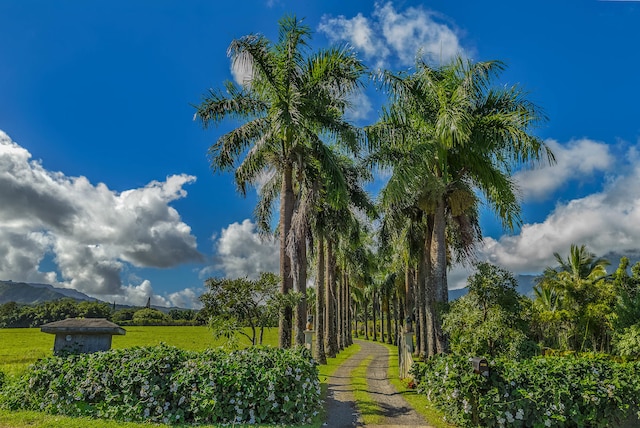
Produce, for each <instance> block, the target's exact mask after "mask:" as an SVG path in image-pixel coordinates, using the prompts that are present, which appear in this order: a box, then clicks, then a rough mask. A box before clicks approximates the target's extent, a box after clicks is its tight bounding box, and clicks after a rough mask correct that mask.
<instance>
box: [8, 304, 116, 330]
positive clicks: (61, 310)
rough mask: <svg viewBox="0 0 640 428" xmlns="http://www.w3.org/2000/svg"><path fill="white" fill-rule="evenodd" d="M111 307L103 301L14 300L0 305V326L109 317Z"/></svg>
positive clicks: (36, 325) (24, 325)
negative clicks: (29, 302)
mask: <svg viewBox="0 0 640 428" xmlns="http://www.w3.org/2000/svg"><path fill="white" fill-rule="evenodd" d="M110 316H111V307H110V305H109V304H107V303H103V302H87V301H82V302H78V301H76V300H73V299H60V300H53V301H48V302H43V303H40V304H38V305H18V304H16V303H15V302H9V303H5V304H4V305H1V306H0V328H16V327H17V328H21V327H39V326H41V325H42V324H46V323H49V322H54V321H60V320H63V319H65V318H110Z"/></svg>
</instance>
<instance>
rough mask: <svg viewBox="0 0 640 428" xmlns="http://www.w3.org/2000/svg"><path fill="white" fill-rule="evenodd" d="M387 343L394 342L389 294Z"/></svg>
mask: <svg viewBox="0 0 640 428" xmlns="http://www.w3.org/2000/svg"><path fill="white" fill-rule="evenodd" d="M387 343H388V344H391V343H393V339H392V337H391V299H390V298H389V296H387Z"/></svg>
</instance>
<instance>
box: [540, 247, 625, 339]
mask: <svg viewBox="0 0 640 428" xmlns="http://www.w3.org/2000/svg"><path fill="white" fill-rule="evenodd" d="M554 257H555V259H556V262H557V263H558V267H555V268H551V267H549V268H547V269H545V271H544V273H543V275H542V276H541V277H540V278H539V279H538V284H536V288H535V289H534V290H536V297H537V298H536V303H537V305H538V306H539V307H542V309H543V310H544V312H546V313H547V314H546V317H547V318H549V320H550V322H549V324H551V325H550V326H549V328H551V329H554V331H555V330H558V329H559V327H558V326H557V325H555V324H558V323H559V322H562V321H565V320H566V322H565V324H567V325H568V327H566V329H568V330H569V331H568V337H567V340H566V341H565V343H564V344H563V345H565V346H569V347H571V348H572V349H574V350H583V349H584V347H585V344H586V343H587V342H588V341H590V343H591V346H592V348H593V350H599V351H604V350H605V349H606V348H607V347H608V346H609V333H610V332H611V329H612V328H611V325H610V313H611V312H612V310H613V305H614V303H615V292H614V290H613V284H612V283H611V282H610V281H609V280H608V279H609V276H608V275H607V271H606V267H607V266H608V265H609V261H608V260H606V259H604V258H596V256H595V255H594V254H593V253H591V252H589V251H588V250H587V248H586V246H585V245H582V246H580V247H578V246H577V245H574V244H572V245H571V248H570V251H569V255H568V256H567V257H566V259H565V258H563V257H562V256H561V255H560V254H559V253H554ZM554 294H555V295H554ZM556 313H562V314H563V315H564V317H563V318H560V317H557V316H556V317H551V316H550V315H553V314H556ZM571 339H573V340H571Z"/></svg>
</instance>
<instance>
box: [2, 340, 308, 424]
mask: <svg viewBox="0 0 640 428" xmlns="http://www.w3.org/2000/svg"><path fill="white" fill-rule="evenodd" d="M0 394H1V397H0V403H1V404H2V406H3V407H5V408H9V409H28V410H40V411H45V412H49V413H54V414H64V415H69V416H93V417H101V418H112V419H119V420H126V421H149V422H162V423H286V424H300V423H306V422H309V420H310V418H311V417H312V416H313V415H314V414H315V412H316V411H317V410H318V408H319V405H320V383H319V380H318V370H317V367H316V363H315V362H314V361H313V360H312V359H311V358H310V355H309V353H308V351H306V350H303V349H295V350H283V349H277V348H248V349H245V350H241V351H236V352H231V353H226V352H224V351H222V350H208V351H204V352H193V351H184V350H180V349H178V348H174V347H169V346H166V345H160V346H155V347H138V348H128V349H118V350H111V351H107V352H98V353H94V354H81V355H70V356H66V357H50V358H46V359H43V360H40V361H38V362H37V363H36V364H34V365H33V366H31V367H30V369H29V370H28V372H27V373H26V374H25V375H24V376H23V377H22V378H20V379H18V380H17V381H16V382H14V383H12V384H8V385H6V388H5V390H4V391H2V392H1V393H0Z"/></svg>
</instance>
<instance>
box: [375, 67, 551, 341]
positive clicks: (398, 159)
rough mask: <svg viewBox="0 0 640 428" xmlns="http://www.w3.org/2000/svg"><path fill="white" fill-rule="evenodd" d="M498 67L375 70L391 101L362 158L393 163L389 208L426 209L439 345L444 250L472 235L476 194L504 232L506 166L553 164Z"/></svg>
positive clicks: (513, 202) (525, 104)
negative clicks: (369, 153) (499, 83)
mask: <svg viewBox="0 0 640 428" xmlns="http://www.w3.org/2000/svg"><path fill="white" fill-rule="evenodd" d="M503 69H504V65H503V64H502V63H501V62H499V61H487V62H477V63H473V62H471V61H467V60H464V59H462V58H460V57H458V58H456V59H454V60H453V61H452V62H451V63H449V64H446V65H443V66H440V67H432V66H430V65H429V64H427V63H426V62H424V61H423V60H422V59H420V58H419V59H418V60H417V61H416V67H415V72H413V73H412V74H407V73H397V74H396V73H392V72H383V73H382V74H381V82H382V84H383V86H384V88H385V89H387V90H388V91H389V93H390V104H389V106H388V108H386V109H385V110H384V111H383V114H382V117H381V119H380V121H379V122H378V123H377V124H375V125H373V126H371V127H369V128H368V129H367V133H368V135H369V140H370V141H371V145H372V146H373V147H374V149H375V150H376V155H375V156H373V157H372V159H371V162H372V163H375V164H380V165H382V166H384V167H390V168H393V174H392V177H391V179H390V180H389V182H388V184H387V186H386V187H385V191H386V193H387V199H388V201H389V204H390V206H392V207H393V208H392V209H393V210H394V211H396V212H405V211H406V210H407V209H410V208H412V207H417V208H418V209H419V210H421V211H422V212H423V214H424V216H426V224H427V228H426V233H425V235H424V243H425V244H424V248H425V251H424V254H423V257H424V259H423V262H422V263H423V265H424V266H425V273H426V275H425V281H426V289H425V303H424V304H425V305H426V307H427V312H428V314H429V315H430V317H431V318H432V319H433V321H434V322H433V323H432V332H431V333H429V334H428V337H432V338H433V339H434V340H435V342H436V345H437V346H436V349H437V351H438V352H444V351H446V348H447V343H446V338H445V336H444V335H443V334H442V331H440V328H439V326H438V322H437V321H438V319H437V318H438V314H437V311H436V303H446V302H447V301H448V288H447V274H446V272H447V271H446V270H447V265H448V264H449V263H450V262H452V261H453V260H451V259H449V260H448V258H447V254H451V250H459V251H460V253H461V254H462V255H465V254H468V252H469V250H470V249H471V248H472V246H473V244H474V243H475V242H477V241H478V239H479V238H480V236H481V235H480V230H479V228H478V227H477V217H478V204H479V199H478V197H477V196H476V195H477V194H480V195H481V196H482V198H483V200H484V201H485V203H486V204H487V205H488V206H490V207H492V208H493V210H494V211H495V213H496V215H497V216H498V218H499V219H500V220H501V221H502V223H503V226H504V227H505V228H507V229H512V228H514V227H515V226H516V225H517V224H519V223H520V207H519V204H518V200H517V190H516V187H515V184H514V183H513V181H512V179H511V171H512V169H513V167H514V165H517V164H523V163H532V162H537V161H539V160H540V159H541V158H542V157H543V156H544V155H546V157H547V159H548V160H549V161H553V155H552V153H551V152H550V150H549V149H548V148H547V147H546V145H545V144H544V143H543V142H542V141H541V140H540V139H539V138H537V137H535V136H534V135H533V134H532V133H531V130H532V127H533V126H534V125H535V124H537V123H538V122H539V121H541V120H542V119H544V117H543V115H542V114H541V113H540V111H539V109H538V108H537V107H536V106H535V105H534V104H533V103H532V102H530V101H529V100H528V99H526V97H525V94H524V93H523V91H522V90H521V89H520V88H519V87H517V86H512V87H498V88H496V87H494V86H493V79H494V78H496V77H497V76H498V75H499V73H500V72H501V71H502V70H503ZM448 230H449V232H447V231H448ZM454 232H455V233H454Z"/></svg>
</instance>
